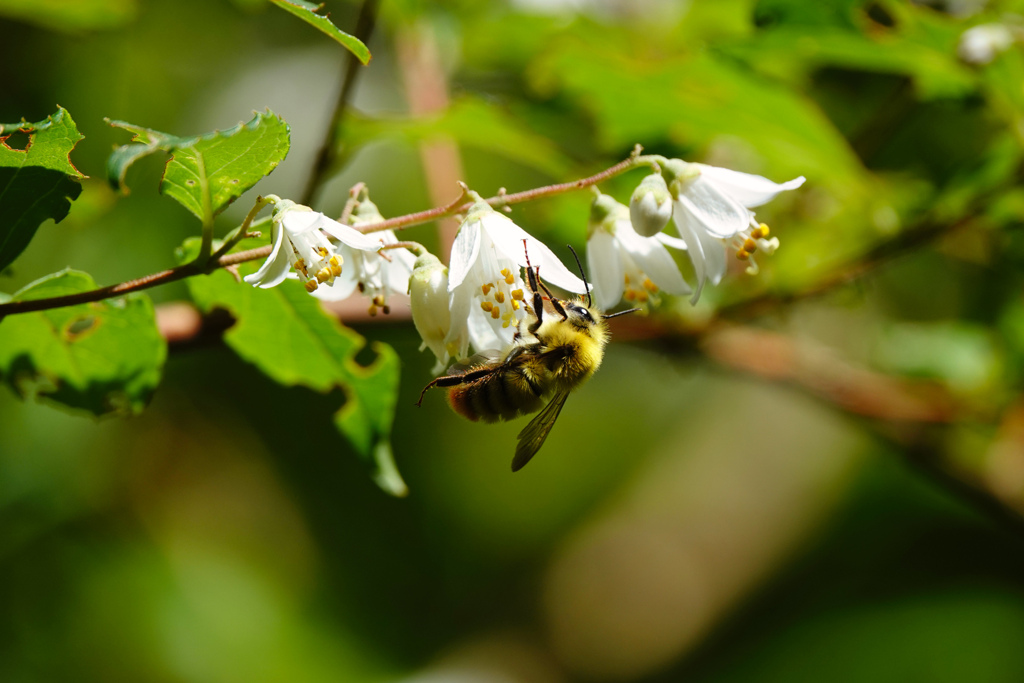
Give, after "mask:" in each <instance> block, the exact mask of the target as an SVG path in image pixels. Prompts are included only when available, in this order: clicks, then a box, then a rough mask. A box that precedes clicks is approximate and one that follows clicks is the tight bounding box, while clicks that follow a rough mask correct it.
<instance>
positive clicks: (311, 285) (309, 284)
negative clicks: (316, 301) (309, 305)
mask: <svg viewBox="0 0 1024 683" xmlns="http://www.w3.org/2000/svg"><path fill="white" fill-rule="evenodd" d="M306 291H307V292H309V293H310V294H312V293H313V292H315V291H316V280H306Z"/></svg>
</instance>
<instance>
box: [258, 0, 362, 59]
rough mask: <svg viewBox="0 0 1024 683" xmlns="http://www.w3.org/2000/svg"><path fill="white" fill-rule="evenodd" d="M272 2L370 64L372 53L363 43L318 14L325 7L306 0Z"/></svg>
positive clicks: (274, 0)
mask: <svg viewBox="0 0 1024 683" xmlns="http://www.w3.org/2000/svg"><path fill="white" fill-rule="evenodd" d="M270 2H272V3H274V4H275V5H277V6H278V7H280V8H281V9H283V10H284V11H285V12H288V13H289V14H294V15H295V16H297V17H298V18H299V19H302V20H303V21H304V22H306V23H307V24H309V25H311V26H314V27H315V28H316V29H317V30H319V31H321V32H323V33H326V34H327V35H328V36H330V37H331V38H334V39H335V40H336V41H338V42H339V43H341V44H342V46H344V47H345V48H346V49H347V50H348V51H349V52H351V53H352V54H354V55H355V56H356V58H357V59H358V60H359V61H360V62H362V63H363V64H367V63H369V61H370V51H369V50H368V49H366V46H365V45H364V44H363V41H361V40H359V39H358V38H356V37H355V36H353V35H349V34H348V33H345V32H344V31H342V30H341V29H339V28H338V27H337V26H335V25H334V24H332V23H331V20H330V19H328V18H327V16H324V15H321V14H317V11H318V10H319V9H321V8H322V7H323V5H322V4H320V5H317V4H314V3H312V2H306V0H270Z"/></svg>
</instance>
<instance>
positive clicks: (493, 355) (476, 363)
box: [446, 349, 502, 376]
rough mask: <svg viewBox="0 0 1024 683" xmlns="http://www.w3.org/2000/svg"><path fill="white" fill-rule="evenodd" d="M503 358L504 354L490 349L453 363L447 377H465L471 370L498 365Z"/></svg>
mask: <svg viewBox="0 0 1024 683" xmlns="http://www.w3.org/2000/svg"><path fill="white" fill-rule="evenodd" d="M501 358H502V353H501V351H500V350H499V349H488V350H486V351H481V352H480V353H475V354H473V355H472V356H470V357H469V358H466V359H465V360H460V361H456V362H455V363H452V366H451V367H450V368H448V371H447V373H446V374H447V375H449V376H451V375H465V374H466V373H467V372H469V371H470V370H476V369H477V368H479V367H481V366H483V365H494V364H496V363H498V362H499V361H500V360H501Z"/></svg>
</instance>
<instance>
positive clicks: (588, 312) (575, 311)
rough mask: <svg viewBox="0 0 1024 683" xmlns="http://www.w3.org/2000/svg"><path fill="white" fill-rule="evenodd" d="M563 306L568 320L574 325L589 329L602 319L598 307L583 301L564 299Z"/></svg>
mask: <svg viewBox="0 0 1024 683" xmlns="http://www.w3.org/2000/svg"><path fill="white" fill-rule="evenodd" d="M562 308H564V309H565V315H566V322H568V323H569V324H571V325H572V326H573V327H578V328H580V329H588V328H591V327H593V326H594V325H597V324H598V322H600V320H601V314H600V313H599V312H598V311H597V309H595V308H592V307H590V306H586V305H584V303H583V302H582V301H580V302H575V301H563V302H562Z"/></svg>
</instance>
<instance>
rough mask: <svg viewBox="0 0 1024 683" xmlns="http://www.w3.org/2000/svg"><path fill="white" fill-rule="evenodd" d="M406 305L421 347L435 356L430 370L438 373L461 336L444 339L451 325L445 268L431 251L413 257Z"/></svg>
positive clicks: (457, 344) (451, 355)
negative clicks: (434, 362) (434, 361)
mask: <svg viewBox="0 0 1024 683" xmlns="http://www.w3.org/2000/svg"><path fill="white" fill-rule="evenodd" d="M409 307H410V309H411V310H412V322H413V324H414V325H415V326H416V331H417V332H419V334H420V337H421V338H422V339H423V344H421V345H420V351H422V350H423V349H425V348H429V349H430V350H431V351H432V352H433V353H434V356H435V357H436V358H437V363H436V364H435V365H434V369H433V370H432V372H433V373H434V374H435V375H437V374H440V373H441V372H442V371H443V370H444V369H445V368H446V367H448V362H449V361H450V360H451V359H452V357H453V356H455V355H457V352H458V346H459V344H460V343H461V340H453V341H452V342H448V343H445V339H446V337H447V336H448V330H449V329H450V327H451V312H450V311H449V309H448V268H447V267H446V266H445V265H444V264H443V263H441V261H440V260H438V258H437V257H436V256H434V255H433V254H430V253H427V254H423V255H422V256H420V257H418V258H417V259H416V263H415V264H414V267H413V271H412V276H411V277H410V278H409Z"/></svg>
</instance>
